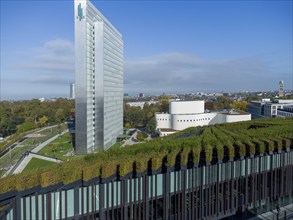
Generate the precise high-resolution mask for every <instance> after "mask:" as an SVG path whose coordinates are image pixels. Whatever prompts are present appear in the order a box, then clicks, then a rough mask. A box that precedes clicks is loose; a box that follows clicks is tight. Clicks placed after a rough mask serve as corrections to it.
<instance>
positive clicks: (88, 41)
mask: <svg viewBox="0 0 293 220" xmlns="http://www.w3.org/2000/svg"><path fill="white" fill-rule="evenodd" d="M74 8H75V87H76V88H75V89H76V93H75V117H76V119H75V125H76V127H75V132H76V134H75V145H76V153H77V154H86V153H90V152H96V151H100V150H103V149H107V148H109V147H111V146H112V145H113V144H114V143H115V142H116V139H117V136H119V135H120V134H122V133H123V40H122V35H121V34H120V33H119V32H118V31H117V30H116V28H115V27H114V26H113V25H112V24H111V23H110V22H109V21H108V20H107V19H106V18H105V17H104V16H103V15H102V14H101V13H100V12H99V11H98V10H97V9H96V8H95V6H94V5H93V4H92V3H91V2H90V1H88V0H75V1H74Z"/></svg>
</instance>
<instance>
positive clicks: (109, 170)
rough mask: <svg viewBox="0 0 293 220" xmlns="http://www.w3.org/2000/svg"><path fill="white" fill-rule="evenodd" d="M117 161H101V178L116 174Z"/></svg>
mask: <svg viewBox="0 0 293 220" xmlns="http://www.w3.org/2000/svg"><path fill="white" fill-rule="evenodd" d="M117 165H118V164H117V161H115V160H113V161H103V163H101V177H102V178H104V179H105V178H108V177H110V176H112V175H114V174H115V173H117Z"/></svg>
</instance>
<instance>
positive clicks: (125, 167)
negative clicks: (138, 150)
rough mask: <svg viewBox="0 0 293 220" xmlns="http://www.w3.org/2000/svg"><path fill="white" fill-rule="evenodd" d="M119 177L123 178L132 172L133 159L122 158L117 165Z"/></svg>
mask: <svg viewBox="0 0 293 220" xmlns="http://www.w3.org/2000/svg"><path fill="white" fill-rule="evenodd" d="M119 171H120V176H125V175H126V174H128V173H130V172H132V171H133V159H132V157H129V158H124V160H121V161H120V163H119Z"/></svg>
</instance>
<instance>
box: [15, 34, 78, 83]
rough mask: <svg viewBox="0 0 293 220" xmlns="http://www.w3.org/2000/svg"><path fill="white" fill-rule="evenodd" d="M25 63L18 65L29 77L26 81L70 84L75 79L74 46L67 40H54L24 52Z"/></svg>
mask: <svg viewBox="0 0 293 220" xmlns="http://www.w3.org/2000/svg"><path fill="white" fill-rule="evenodd" d="M22 54H25V55H26V56H27V58H26V61H25V62H21V63H19V64H18V67H20V68H22V69H23V70H24V72H25V74H26V75H27V77H26V80H28V81H34V82H38V81H39V82H40V83H46V82H48V83H52V79H54V82H58V81H60V82H64V83H70V82H72V80H73V79H74V45H73V44H72V43H71V42H69V41H66V40H61V39H57V40H52V41H48V42H46V43H44V45H43V46H42V47H39V48H32V49H30V50H28V51H26V52H22Z"/></svg>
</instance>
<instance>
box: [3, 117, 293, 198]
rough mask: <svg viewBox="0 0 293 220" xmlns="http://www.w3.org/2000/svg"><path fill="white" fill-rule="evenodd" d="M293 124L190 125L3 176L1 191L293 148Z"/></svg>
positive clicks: (284, 121)
mask: <svg viewBox="0 0 293 220" xmlns="http://www.w3.org/2000/svg"><path fill="white" fill-rule="evenodd" d="M292 128H293V119H292V118H291V119H278V118H275V119H259V120H252V121H246V122H237V123H228V124H221V125H215V126H205V127H196V128H188V129H186V130H185V131H182V132H178V133H176V134H173V135H170V136H167V137H164V138H157V139H155V140H153V141H150V142H147V143H142V144H137V145H133V146H127V147H124V148H119V147H115V148H110V149H109V150H107V151H104V152H100V153H95V154H89V155H87V156H85V157H80V158H77V159H76V160H72V161H68V162H64V163H62V164H54V165H52V166H49V167H45V168H40V169H36V170H33V171H31V172H27V173H22V174H18V175H13V176H9V177H6V178H3V179H0V185H1V187H0V193H5V192H9V191H12V190H19V191H22V190H25V189H30V188H33V187H35V186H42V187H47V186H51V185H55V184H57V183H64V184H68V183H71V182H75V181H77V180H81V179H82V180H84V181H88V180H91V179H93V178H95V177H101V178H107V177H110V176H112V175H114V174H119V175H120V176H124V175H126V174H128V173H130V172H138V173H141V172H144V171H146V170H147V169H148V166H151V167H149V168H150V169H153V170H157V169H159V168H160V167H161V166H167V167H174V165H175V164H176V165H177V166H179V165H180V164H181V165H187V164H192V163H194V164H198V163H216V162H217V161H218V160H225V159H227V158H228V159H230V158H234V159H238V158H241V157H244V156H249V155H259V154H265V153H269V152H272V151H278V150H285V149H286V148H287V149H288V148H291V150H292V149H293V132H292ZM150 164H151V165H150ZM134 165H135V166H134ZM134 168H135V170H133V169H134Z"/></svg>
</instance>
